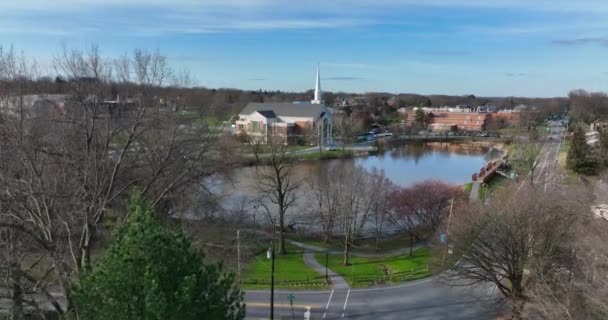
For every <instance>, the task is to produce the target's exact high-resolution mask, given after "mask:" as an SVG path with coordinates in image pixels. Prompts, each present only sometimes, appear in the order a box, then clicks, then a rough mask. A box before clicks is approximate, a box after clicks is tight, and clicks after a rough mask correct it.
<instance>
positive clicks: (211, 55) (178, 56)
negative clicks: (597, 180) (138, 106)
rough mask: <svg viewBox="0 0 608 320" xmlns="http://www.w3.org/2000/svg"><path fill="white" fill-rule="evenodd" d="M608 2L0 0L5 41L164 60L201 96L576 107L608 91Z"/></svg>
mask: <svg viewBox="0 0 608 320" xmlns="http://www.w3.org/2000/svg"><path fill="white" fill-rule="evenodd" d="M606 17H608V1H606V0H577V1H572V0H468V1H467V0H424V1H422V0H417V1H415V0H350V1H347V0H54V1H48V0H0V44H2V45H4V46H10V45H13V46H14V47H15V48H16V49H19V50H23V51H24V52H25V53H26V55H28V56H32V57H35V58H36V59H37V60H38V63H39V65H40V66H41V67H42V68H44V67H45V66H48V65H50V61H52V58H53V56H54V55H56V54H57V53H58V52H59V51H60V48H61V44H62V43H65V44H67V46H69V47H73V48H85V47H88V46H90V45H91V44H98V45H99V46H100V48H101V51H102V53H103V54H104V55H105V56H107V57H116V56H119V55H122V54H124V53H129V52H132V51H133V49H135V48H142V49H148V50H155V49H159V50H160V51H161V52H162V53H164V54H166V55H167V56H168V57H169V59H170V61H171V62H172V64H173V65H174V66H175V67H176V68H177V69H180V68H188V69H190V70H191V73H192V75H193V76H194V78H195V79H196V82H197V84H198V85H203V86H208V87H235V88H242V89H269V90H275V89H279V90H298V91H299V90H307V89H310V88H312V87H313V85H314V75H315V65H316V63H317V62H319V63H320V64H321V73H322V78H323V87H324V89H326V90H331V91H351V92H366V91H386V92H394V93H397V92H408V93H421V94H475V95H479V96H541V97H546V96H565V95H566V94H567V93H568V91H570V90H572V89H577V88H585V89H588V90H594V91H596V90H606V88H607V87H608V59H607V58H608V19H607V18H606Z"/></svg>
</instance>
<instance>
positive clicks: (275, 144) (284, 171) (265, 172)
mask: <svg viewBox="0 0 608 320" xmlns="http://www.w3.org/2000/svg"><path fill="white" fill-rule="evenodd" d="M267 145H268V147H269V150H268V152H269V153H267V154H261V153H260V152H261V149H260V148H255V149H254V154H255V157H256V159H257V162H256V165H257V166H256V174H257V185H258V193H259V194H260V201H259V203H260V206H262V207H263V208H264V209H265V210H266V212H267V213H268V217H269V219H270V221H271V222H272V224H273V228H274V227H278V229H279V254H286V250H285V218H286V215H287V213H288V211H289V210H290V209H291V208H292V207H293V206H294V204H295V203H296V200H297V193H298V190H299V189H300V187H301V185H302V181H300V180H299V179H297V178H296V177H295V174H294V172H293V164H294V162H295V160H296V159H295V158H294V156H293V155H291V154H290V153H289V148H288V147H287V145H285V143H284V142H283V139H282V138H281V137H276V136H269V137H268V144H267ZM275 209H276V216H275V214H273V213H274V212H275ZM277 220H278V221H277Z"/></svg>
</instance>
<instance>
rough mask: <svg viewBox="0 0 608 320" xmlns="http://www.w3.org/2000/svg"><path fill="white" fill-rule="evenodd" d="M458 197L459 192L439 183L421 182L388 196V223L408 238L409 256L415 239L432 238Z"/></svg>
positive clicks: (452, 187)
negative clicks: (426, 235)
mask: <svg viewBox="0 0 608 320" xmlns="http://www.w3.org/2000/svg"><path fill="white" fill-rule="evenodd" d="M461 195H462V191H461V190H460V189H459V188H457V187H454V186H451V185H448V184H445V183H443V182H439V181H423V182H419V183H416V184H414V185H413V186H411V187H407V188H399V189H397V190H395V191H393V192H392V193H391V195H390V201H389V206H390V212H391V220H392V222H393V224H394V225H396V226H397V227H398V228H399V229H400V230H401V231H403V232H406V233H408V234H409V235H410V256H411V255H412V254H413V252H412V251H413V249H412V247H413V243H414V238H416V239H419V238H420V237H421V235H422V234H425V233H426V234H432V233H433V232H434V231H435V230H436V229H437V228H438V227H439V226H440V224H441V221H442V219H443V217H444V216H445V214H446V213H447V211H448V209H449V207H450V204H451V201H452V200H453V199H455V198H458V197H460V196H461Z"/></svg>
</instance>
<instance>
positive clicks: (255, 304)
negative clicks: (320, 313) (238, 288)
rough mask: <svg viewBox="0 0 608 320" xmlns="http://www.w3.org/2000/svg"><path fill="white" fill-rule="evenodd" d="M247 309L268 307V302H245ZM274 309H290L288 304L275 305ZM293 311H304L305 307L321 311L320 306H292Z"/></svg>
mask: <svg viewBox="0 0 608 320" xmlns="http://www.w3.org/2000/svg"><path fill="white" fill-rule="evenodd" d="M245 304H246V305H247V306H248V307H270V303H268V302H245ZM274 307H275V308H291V305H290V304H289V303H275V304H274ZM293 307H294V309H306V307H310V308H311V309H317V308H318V309H321V307H322V306H321V305H320V304H306V305H304V304H294V305H293Z"/></svg>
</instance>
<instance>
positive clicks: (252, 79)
mask: <svg viewBox="0 0 608 320" xmlns="http://www.w3.org/2000/svg"><path fill="white" fill-rule="evenodd" d="M247 80H249V81H264V80H266V78H249V79H247Z"/></svg>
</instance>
